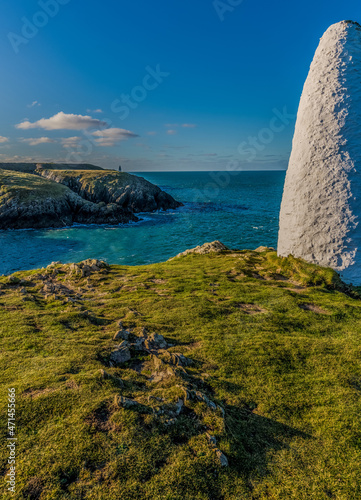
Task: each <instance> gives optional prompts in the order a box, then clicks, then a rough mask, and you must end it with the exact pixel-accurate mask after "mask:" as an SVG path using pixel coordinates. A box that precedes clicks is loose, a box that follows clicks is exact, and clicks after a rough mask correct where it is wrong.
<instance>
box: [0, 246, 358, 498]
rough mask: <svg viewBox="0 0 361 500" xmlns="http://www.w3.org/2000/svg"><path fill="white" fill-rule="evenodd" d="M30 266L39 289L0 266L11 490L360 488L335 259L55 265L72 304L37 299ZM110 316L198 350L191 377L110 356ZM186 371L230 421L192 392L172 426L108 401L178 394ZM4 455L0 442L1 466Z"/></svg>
mask: <svg viewBox="0 0 361 500" xmlns="http://www.w3.org/2000/svg"><path fill="white" fill-rule="evenodd" d="M58 268H59V269H61V270H62V271H66V270H67V268H66V266H64V267H63V268H61V266H58ZM36 274H37V273H36V272H22V273H16V276H18V277H20V278H22V279H27V280H32V281H29V283H28V284H26V285H25V288H26V289H27V291H28V293H27V297H29V296H30V297H31V296H32V297H34V298H35V300H23V299H24V295H23V294H21V293H20V288H21V287H23V286H24V284H22V285H16V284H11V285H10V284H8V282H7V279H6V278H5V277H3V278H0V283H2V284H3V285H2V290H1V296H0V302H1V309H0V321H1V323H0V324H1V336H2V338H1V345H2V350H1V351H2V352H1V367H2V371H3V374H2V382H1V383H2V390H1V401H2V406H1V407H2V408H4V407H5V405H6V400H5V398H6V395H7V389H8V387H12V386H13V387H15V388H16V392H17V426H18V428H17V437H18V441H17V443H18V446H17V454H18V462H17V466H18V469H17V473H18V475H17V492H18V493H17V495H16V496H15V498H31V496H29V495H30V494H32V495H33V496H32V498H41V499H58V498H59V499H63V498H71V499H73V498H74V499H75V498H79V499H80V498H84V499H104V500H112V499H114V500H115V499H119V498H122V500H126V499H149V500H150V499H169V500H178V499H179V500H180V499H182V500H188V499H189V500H194V499H227V500H228V499H234V500H236V499H237V500H239V499H263V498H267V499H268V498H273V499H297V500H298V499H311V498H312V499H327V498H335V499H345V500H346V499H347V500H349V499H356V498H360V497H361V486H360V482H359V464H360V460H361V450H360V448H361V435H360V428H361V402H360V390H361V363H360V360H361V343H360V336H361V333H360V332H361V302H360V300H359V299H358V298H357V296H355V298H352V297H350V296H349V295H345V294H344V293H342V292H341V291H339V290H337V287H338V286H339V284H338V282H337V278H336V275H335V274H334V273H333V272H332V271H330V270H322V269H320V268H317V267H316V266H312V265H308V264H304V263H302V262H301V261H298V260H294V259H283V260H280V259H278V258H277V257H276V254H275V253H274V252H265V253H262V254H258V253H255V252H240V253H232V254H211V255H206V256H203V255H189V256H186V257H182V258H178V259H175V260H173V261H171V262H167V263H162V264H156V265H152V266H142V267H120V266H112V267H111V268H110V272H109V274H103V273H99V272H98V273H95V274H93V275H92V276H91V277H90V278H89V280H87V279H86V278H76V277H75V276H74V277H70V276H69V275H66V274H63V273H62V272H61V273H60V274H59V275H58V277H57V279H58V280H59V281H63V282H64V283H65V282H66V283H67V286H68V287H69V288H74V289H75V290H76V291H77V292H78V293H80V295H81V296H82V298H81V299H80V301H79V302H78V303H74V304H72V303H65V302H64V301H63V300H61V299H55V300H53V299H50V300H45V299H44V297H43V296H42V295H41V294H40V284H39V283H40V282H39V280H38V279H37V278H36ZM93 287H94V288H93ZM84 310H88V311H90V312H91V314H90V315H89V314H84ZM119 319H122V320H123V322H124V325H125V326H127V327H143V326H145V327H147V328H148V329H149V330H150V331H155V332H157V333H160V334H163V335H164V336H165V337H166V339H168V340H169V341H170V342H172V343H174V344H176V347H174V348H172V349H173V350H174V351H175V352H183V353H184V354H185V355H186V356H188V357H190V358H192V359H193V360H194V362H195V363H194V365H192V367H190V368H187V372H188V374H187V375H178V376H177V380H176V381H174V380H171V381H164V382H160V383H158V384H155V383H153V384H152V383H151V382H149V381H148V379H147V377H146V376H145V375H144V374H139V373H137V372H136V371H134V370H132V369H131V368H130V367H129V366H128V367H124V368H108V367H106V366H105V365H106V361H105V360H106V359H107V355H108V354H109V352H110V350H111V348H112V346H114V345H115V343H114V342H113V341H112V336H113V334H114V333H115V332H116V331H117V326H116V325H117V321H118V320H119ZM101 368H104V369H105V370H106V371H107V372H108V373H110V374H113V375H115V376H118V377H121V379H122V380H123V381H124V384H125V385H124V387H123V388H121V387H120V385H119V384H118V382H117V381H116V380H112V379H110V380H103V379H101V378H100V377H99V374H98V371H99V369H101ZM182 377H183V378H182ZM184 377H185V378H187V377H188V379H192V380H193V381H196V384H198V386H199V387H202V388H203V389H202V390H204V391H205V392H206V393H207V394H208V395H209V396H210V397H212V399H213V400H215V401H216V402H218V403H219V404H220V405H222V406H223V407H224V408H225V413H226V417H225V427H224V428H223V420H222V418H221V417H220V416H219V414H216V413H214V412H211V411H210V410H207V408H206V407H205V405H204V404H201V403H198V404H195V403H190V407H189V408H188V413H185V414H184V416H181V417H180V418H179V420H178V423H177V424H176V425H175V426H171V427H169V426H165V425H164V423H163V422H162V420H161V418H158V417H156V416H155V415H154V414H152V413H149V414H142V413H139V412H137V411H135V410H130V409H120V408H118V407H116V406H115V405H114V404H113V400H114V396H115V395H116V394H123V395H125V396H127V397H132V398H134V397H138V398H140V400H142V398H143V401H144V403H145V404H146V405H148V406H152V405H153V406H154V405H155V404H159V403H154V402H152V401H155V400H150V401H151V402H150V403H148V402H147V401H148V399H147V396H149V395H155V396H162V397H164V398H166V399H167V400H169V401H170V400H172V399H173V400H174V401H176V400H177V397H178V396H180V394H179V388H177V387H176V383H175V382H177V383H178V384H181V383H182V380H183V379H184ZM192 405H193V406H192ZM181 415H182V414H181ZM189 415H193V417H194V415H196V416H197V419H196V420H194V419H193V420H192V419H191V417H190V416H189ZM1 420H2V422H5V417H4V413H3V412H2V413H1ZM197 422H198V424H197ZM199 422H200V423H201V424H202V425H199ZM204 425H207V427H208V429H209V431H210V432H211V434H213V435H215V436H216V437H217V445H218V446H219V448H220V449H221V450H222V451H223V452H224V453H225V454H226V456H227V457H228V460H229V467H228V468H222V467H220V466H219V465H218V462H217V459H216V457H215V454H214V452H213V451H212V450H211V449H210V446H209V444H208V442H207V439H206V437H205V431H204ZM1 438H2V442H4V440H5V438H6V432H5V426H4V425H3V426H2V427H1ZM5 460H6V451H5V450H4V447H3V448H2V450H1V470H2V471H3V472H4V471H5V467H4V464H5ZM4 498H7V497H6V495H5V496H4ZM9 498H10V497H9ZM11 498H14V496H12V497H11Z"/></svg>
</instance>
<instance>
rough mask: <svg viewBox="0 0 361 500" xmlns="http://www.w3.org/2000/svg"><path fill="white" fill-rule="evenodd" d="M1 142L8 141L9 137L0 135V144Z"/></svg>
mask: <svg viewBox="0 0 361 500" xmlns="http://www.w3.org/2000/svg"><path fill="white" fill-rule="evenodd" d="M3 142H9V139H8V138H7V137H3V136H2V135H0V144H2V143H3Z"/></svg>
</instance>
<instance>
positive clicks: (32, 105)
mask: <svg viewBox="0 0 361 500" xmlns="http://www.w3.org/2000/svg"><path fill="white" fill-rule="evenodd" d="M35 106H41V104H40V102H39V101H33V102H32V103H31V104H27V106H26V107H27V108H35Z"/></svg>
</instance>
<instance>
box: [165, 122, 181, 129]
mask: <svg viewBox="0 0 361 500" xmlns="http://www.w3.org/2000/svg"><path fill="white" fill-rule="evenodd" d="M164 126H165V127H167V128H173V127H179V125H178V123H166V124H165V125H164Z"/></svg>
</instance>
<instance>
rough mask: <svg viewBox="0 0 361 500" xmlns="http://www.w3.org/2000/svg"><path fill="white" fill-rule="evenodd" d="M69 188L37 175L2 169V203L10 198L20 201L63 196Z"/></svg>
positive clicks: (0, 192) (0, 195)
mask: <svg viewBox="0 0 361 500" xmlns="http://www.w3.org/2000/svg"><path fill="white" fill-rule="evenodd" d="M66 192H69V189H68V188H67V187H66V186H63V185H61V184H57V183H56V182H53V181H49V180H47V179H43V178H42V177H39V176H37V175H33V174H27V173H23V172H15V171H11V170H1V169H0V204H1V203H3V202H5V201H8V200H10V199H17V200H19V201H20V202H31V201H41V200H44V199H46V198H49V197H53V198H54V197H55V198H62V197H63V196H64V195H65V193H66Z"/></svg>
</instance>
